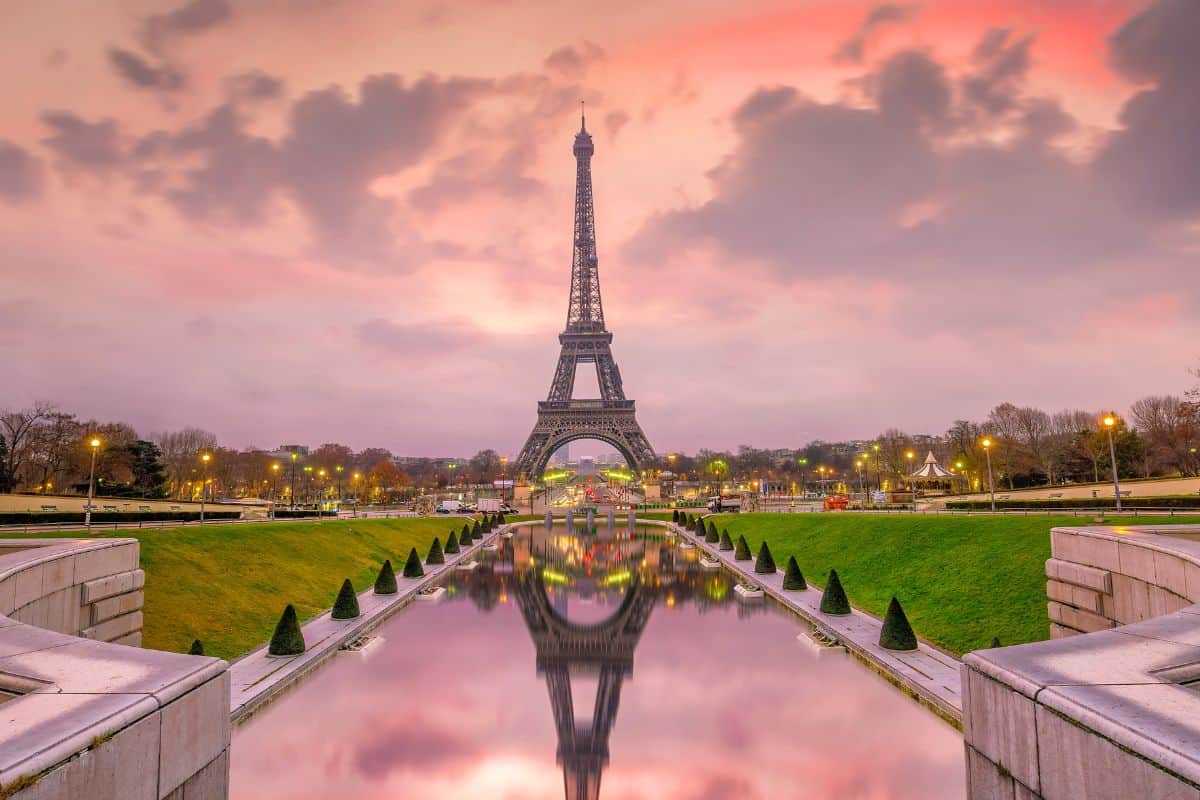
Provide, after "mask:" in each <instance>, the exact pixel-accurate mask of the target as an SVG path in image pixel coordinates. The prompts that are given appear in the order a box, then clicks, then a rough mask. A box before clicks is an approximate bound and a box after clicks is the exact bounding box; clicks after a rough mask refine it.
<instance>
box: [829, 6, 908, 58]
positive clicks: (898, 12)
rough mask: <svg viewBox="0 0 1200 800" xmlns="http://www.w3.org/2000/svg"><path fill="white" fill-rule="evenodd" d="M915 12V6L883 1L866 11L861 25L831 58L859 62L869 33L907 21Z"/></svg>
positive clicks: (863, 54)
mask: <svg viewBox="0 0 1200 800" xmlns="http://www.w3.org/2000/svg"><path fill="white" fill-rule="evenodd" d="M916 14H917V6H915V5H900V4H897V3H883V4H882V5H878V6H875V7H874V8H872V9H871V10H870V11H868V12H867V16H866V17H865V18H864V19H863V22H862V25H861V26H859V28H858V30H857V31H855V32H854V33H853V34H852V35H851V36H850V37H849V38H848V39H846V40H845V41H843V42H842V43H841V44H840V45H839V46H838V49H837V50H836V51H835V52H834V54H833V60H834V61H835V62H836V63H839V64H861V63H862V61H863V57H864V56H865V55H866V49H867V44H868V43H869V40H870V38H871V34H873V33H875V32H876V31H878V30H879V29H881V28H883V27H885V26H887V25H895V24H900V23H904V22H908V21H909V20H911V19H912V18H913V17H915V16H916Z"/></svg>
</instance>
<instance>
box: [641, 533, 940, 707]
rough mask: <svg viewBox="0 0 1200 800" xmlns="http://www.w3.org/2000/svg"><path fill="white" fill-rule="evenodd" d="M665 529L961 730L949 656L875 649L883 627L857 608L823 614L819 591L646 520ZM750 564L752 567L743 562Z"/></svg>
mask: <svg viewBox="0 0 1200 800" xmlns="http://www.w3.org/2000/svg"><path fill="white" fill-rule="evenodd" d="M644 522H647V523H651V524H658V525H661V526H663V527H666V528H668V529H670V530H672V531H674V532H675V533H677V534H678V535H680V536H683V537H685V538H687V539H689V540H691V541H693V542H694V543H695V544H696V545H697V546H698V547H699V548H700V549H701V550H702V551H704V552H705V553H706V554H707V555H708V556H709V557H711V558H715V559H717V560H718V561H720V562H721V565H722V566H723V567H724V568H725V569H728V570H729V571H730V572H732V573H733V574H735V575H737V576H738V577H739V578H741V579H742V580H744V581H747V582H749V583H754V584H757V585H758V586H761V587H762V588H763V590H764V591H765V592H766V593H767V594H769V595H770V596H771V597H772V599H774V600H775V601H776V602H778V603H780V604H781V605H783V606H784V607H785V608H787V609H788V610H789V611H791V612H792V613H794V614H796V615H797V616H799V617H801V618H802V619H803V620H805V621H806V622H808V623H809V624H810V625H812V626H813V628H814V629H816V630H817V631H819V632H821V633H823V634H824V635H825V636H827V637H829V638H831V639H836V640H837V641H838V642H840V643H841V644H842V645H844V646H845V648H846V650H847V652H849V653H851V654H852V655H854V656H855V657H856V658H857V659H859V660H860V661H862V662H864V663H866V664H867V666H868V667H870V668H871V669H872V670H874V671H875V672H877V673H878V674H879V675H880V676H881V677H883V678H884V679H885V680H887V681H889V682H890V683H892V684H895V685H896V686H897V687H899V688H900V689H901V690H902V691H904V692H905V693H906V694H908V695H909V696H911V697H913V698H914V699H916V700H917V701H918V702H919V703H921V704H922V705H924V706H926V707H927V708H929V709H930V710H931V711H933V712H934V713H936V714H937V715H938V716H940V717H942V718H943V719H945V720H946V721H947V722H949V723H951V724H952V725H954V726H955V727H961V726H962V689H961V686H962V678H961V675H960V668H961V665H962V663H961V662H960V661H959V660H958V659H957V658H955V657H954V656H952V655H949V654H948V653H944V652H942V651H941V650H938V649H937V648H934V647H931V646H930V645H928V644H926V643H925V642H920V643H919V644H918V647H917V649H916V650H914V651H907V652H902V651H896V650H888V649H886V648H884V647H880V645H879V633H880V631H881V630H882V629H883V621H882V620H880V619H879V618H877V617H875V616H873V615H871V614H868V613H866V612H865V611H860V610H859V609H857V608H855V609H853V611H852V612H851V613H850V614H849V615H847V616H831V615H828V614H822V613H821V611H820V607H821V596H822V592H821V590H820V589H817V588H815V587H812V586H810V587H809V588H808V589H806V590H804V591H784V589H783V571H782V570H779V571H776V572H775V574H773V575H759V574H757V573H755V572H754V570H753V568H751V567H745V566H743V564H742V562H739V561H734V559H733V553H732V552H728V551H722V550H719V549H717V548H716V547H713V546H712V545H710V544H709V543H707V542H705V541H704V537H702V536H697V535H696V534H695V533H693V532H692V531H689V530H687V529H686V528H684V527H682V526H681V525H677V524H675V523H671V522H658V521H656V520H644ZM745 563H746V564H753V562H745Z"/></svg>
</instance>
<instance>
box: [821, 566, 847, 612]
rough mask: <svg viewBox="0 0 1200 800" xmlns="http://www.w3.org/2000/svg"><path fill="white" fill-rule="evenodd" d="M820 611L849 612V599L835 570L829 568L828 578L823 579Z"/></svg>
mask: <svg viewBox="0 0 1200 800" xmlns="http://www.w3.org/2000/svg"><path fill="white" fill-rule="evenodd" d="M821 613H822V614H835V615H838V616H845V615H846V614H849V613H850V601H849V600H847V599H846V590H845V589H843V588H842V581H841V579H840V578H838V574H837V570H836V569H831V570H829V580H827V581H825V593H824V594H823V595H821Z"/></svg>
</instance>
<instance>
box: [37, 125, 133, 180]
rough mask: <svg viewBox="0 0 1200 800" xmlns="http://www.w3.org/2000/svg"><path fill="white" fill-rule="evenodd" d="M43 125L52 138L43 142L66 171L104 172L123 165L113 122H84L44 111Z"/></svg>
mask: <svg viewBox="0 0 1200 800" xmlns="http://www.w3.org/2000/svg"><path fill="white" fill-rule="evenodd" d="M41 120H42V122H43V123H44V124H45V125H46V126H47V127H48V128H50V131H51V135H50V136H49V137H47V138H45V139H43V140H42V144H44V145H45V146H46V147H47V148H49V149H50V150H51V151H52V152H53V153H54V154H55V155H56V156H58V163H59V166H60V167H62V168H63V169H65V170H67V171H74V170H83V171H91V172H106V171H108V170H111V169H114V168H116V167H118V166H120V165H121V164H122V162H123V161H124V153H123V152H122V145H121V138H120V134H119V132H118V129H117V123H116V120H113V119H102V120H100V121H99V122H88V121H87V120H85V119H83V118H82V117H79V116H78V115H76V114H73V113H72V112H70V111H46V112H43V114H42V115H41Z"/></svg>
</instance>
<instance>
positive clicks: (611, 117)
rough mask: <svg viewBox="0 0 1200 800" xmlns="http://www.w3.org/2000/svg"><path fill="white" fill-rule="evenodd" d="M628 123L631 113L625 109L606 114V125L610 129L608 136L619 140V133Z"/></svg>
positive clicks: (613, 139)
mask: <svg viewBox="0 0 1200 800" xmlns="http://www.w3.org/2000/svg"><path fill="white" fill-rule="evenodd" d="M628 123H629V115H628V114H626V113H625V112H624V111H610V112H608V113H607V114H605V115H604V127H605V129H606V130H607V131H608V138H609V139H611V140H612V141H614V142H615V141H616V140H617V134H618V133H620V132H621V129H622V128H624V127H625V126H626V125H627V124H628Z"/></svg>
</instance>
